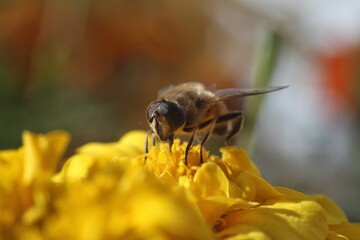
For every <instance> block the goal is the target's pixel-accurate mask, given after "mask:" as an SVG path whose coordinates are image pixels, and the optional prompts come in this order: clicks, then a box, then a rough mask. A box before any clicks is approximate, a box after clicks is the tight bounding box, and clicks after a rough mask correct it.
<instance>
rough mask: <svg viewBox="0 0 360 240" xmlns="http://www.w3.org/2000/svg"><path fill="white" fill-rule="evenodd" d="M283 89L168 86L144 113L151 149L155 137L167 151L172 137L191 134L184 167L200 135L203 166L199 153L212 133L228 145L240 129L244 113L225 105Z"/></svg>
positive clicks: (189, 85)
mask: <svg viewBox="0 0 360 240" xmlns="http://www.w3.org/2000/svg"><path fill="white" fill-rule="evenodd" d="M286 87H287V86H277V87H275V86H274V87H267V88H255V89H248V88H245V89H242V88H229V89H219V90H214V91H210V90H207V89H206V88H205V87H204V85H203V84H201V83H197V82H189V83H183V84H180V85H177V86H170V87H168V88H166V89H165V90H162V91H160V92H159V96H158V99H157V100H156V101H154V102H152V103H150V105H149V106H148V108H147V110H146V119H147V122H148V124H149V126H150V129H151V130H149V131H148V134H149V133H151V134H152V142H153V145H154V144H155V136H156V137H157V138H158V139H159V140H160V141H167V142H168V143H169V148H170V151H171V146H172V144H173V141H174V135H176V134H179V135H181V134H191V137H190V139H189V142H188V144H187V147H186V150H185V164H187V156H188V153H189V150H190V147H191V145H192V142H193V140H194V137H198V136H199V134H200V133H203V134H204V135H203V138H202V140H201V142H200V163H203V155H202V149H203V146H204V144H205V143H206V141H207V140H208V138H209V137H210V135H211V134H212V133H214V134H218V135H225V144H226V145H229V143H230V140H231V139H233V138H234V137H235V136H236V135H237V134H238V133H240V131H241V129H242V126H243V122H244V113H243V112H242V111H230V110H228V109H227V107H226V104H225V102H224V101H226V100H229V99H235V98H240V97H245V96H251V95H258V94H264V93H268V92H273V91H278V90H281V89H283V88H286ZM145 152H146V153H148V136H146V140H145ZM145 160H146V158H145Z"/></svg>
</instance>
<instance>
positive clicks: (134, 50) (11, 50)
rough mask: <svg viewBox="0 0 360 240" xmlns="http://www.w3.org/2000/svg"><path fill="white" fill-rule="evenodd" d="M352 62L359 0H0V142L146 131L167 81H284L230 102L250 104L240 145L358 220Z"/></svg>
mask: <svg viewBox="0 0 360 240" xmlns="http://www.w3.org/2000/svg"><path fill="white" fill-rule="evenodd" d="M359 67H360V2H359V1H356V0H353V1H351V0H347V1H335V0H318V1H312V0H303V1H301V4H299V3H298V2H297V1H295V0H287V1H282V0H267V1H265V0H242V1H240V0H238V1H236V0H231V1H230V0H229V1H224V0H206V1H205V0H195V1H194V0H182V1H168V0H152V1H151V2H149V1H146V0H117V1H115V0H108V1H100V0H83V1H76V2H69V1H56V0H26V1H25V0H17V1H14V0H12V1H1V3H0V148H1V149H5V148H17V147H19V146H20V145H21V132H22V131H23V130H31V131H34V132H40V133H45V132H48V131H51V130H54V129H64V130H67V131H69V132H70V133H71V135H72V142H71V145H70V148H69V153H68V154H71V153H72V152H73V151H75V149H76V147H79V146H81V145H82V144H84V143H86V142H90V141H105V142H106V141H116V140H117V139H119V138H120V137H121V135H122V134H124V133H125V132H127V131H129V130H132V129H143V130H147V129H148V127H147V125H146V121H145V116H144V112H145V109H146V107H147V105H148V104H149V103H150V102H151V101H152V100H154V99H155V98H156V95H157V91H158V90H159V89H160V88H162V87H165V86H167V85H170V84H177V83H182V82H188V81H197V82H202V83H204V84H205V85H212V84H214V83H215V84H216V86H217V88H225V87H263V86H268V85H289V86H290V87H289V88H288V89H286V90H282V91H281V92H276V93H271V94H268V95H266V96H261V97H259V96H257V97H249V98H247V99H243V100H242V101H231V102H230V103H229V107H230V108H235V109H239V108H244V109H245V113H246V121H245V127H244V131H243V132H242V134H241V135H240V137H239V141H238V143H237V144H238V145H239V146H241V147H243V148H245V149H246V150H247V151H248V152H249V154H250V156H251V158H252V159H253V160H254V161H255V162H256V164H257V165H258V166H259V168H260V170H261V171H262V173H263V175H264V177H265V178H266V179H267V180H268V181H270V182H271V183H272V184H274V185H281V186H286V187H290V188H293V189H296V190H299V191H303V192H306V193H325V194H327V195H328V196H330V197H331V198H332V199H334V200H335V201H336V202H337V203H338V204H340V206H341V207H342V208H343V209H345V211H346V213H347V215H348V216H349V218H350V219H351V220H352V221H360V205H359V202H360V184H359V183H360V157H359V156H360V81H359V80H360V68H359ZM221 144H222V140H221V139H220V140H216V139H215V140H214V139H212V140H211V141H210V142H209V146H208V148H209V149H210V151H211V152H212V153H216V150H215V149H216V146H217V147H218V146H220V145H221Z"/></svg>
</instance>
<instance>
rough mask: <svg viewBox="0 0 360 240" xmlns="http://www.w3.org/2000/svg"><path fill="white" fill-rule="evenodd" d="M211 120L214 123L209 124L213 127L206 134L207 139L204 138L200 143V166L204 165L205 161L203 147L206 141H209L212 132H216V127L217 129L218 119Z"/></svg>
mask: <svg viewBox="0 0 360 240" xmlns="http://www.w3.org/2000/svg"><path fill="white" fill-rule="evenodd" d="M211 120H212V122H210V123H209V124H211V127H210V129H209V131H208V132H207V133H206V135H205V137H204V138H203V140H202V141H201V143H200V164H202V163H204V159H203V147H204V145H205V143H206V141H207V140H208V139H209V137H210V135H211V133H212V131H213V130H214V127H215V124H216V120H217V119H216V118H212V119H211ZM209 124H208V125H209Z"/></svg>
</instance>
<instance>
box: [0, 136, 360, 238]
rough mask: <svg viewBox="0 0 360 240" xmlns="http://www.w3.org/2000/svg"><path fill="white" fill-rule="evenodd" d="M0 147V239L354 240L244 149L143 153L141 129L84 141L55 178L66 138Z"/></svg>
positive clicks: (356, 229)
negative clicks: (274, 180) (276, 182)
mask: <svg viewBox="0 0 360 240" xmlns="http://www.w3.org/2000/svg"><path fill="white" fill-rule="evenodd" d="M23 139H24V146H23V147H21V148H20V149H18V150H5V151H0V181H1V183H0V194H1V195H0V233H1V236H2V237H3V238H4V239H254V240H262V239H310V240H311V239H327V240H332V239H356V238H357V237H358V236H359V235H360V225H358V224H351V223H349V222H348V220H347V218H346V216H345V214H344V213H343V211H342V210H341V209H340V208H339V207H338V206H337V205H336V204H335V203H334V202H332V201H331V200H330V199H328V198H326V197H325V196H322V195H315V196H308V195H305V194H303V193H300V192H297V191H294V190H291V189H287V188H282V187H275V186H272V185H271V184H270V183H268V182H267V181H266V180H264V179H263V178H262V177H261V174H260V172H259V170H258V169H257V168H256V166H255V165H254V164H253V163H252V162H251V160H250V159H249V157H248V155H247V154H246V152H245V151H244V150H242V149H239V148H236V147H223V148H221V149H220V151H221V153H222V156H221V157H220V156H214V155H211V156H210V155H209V154H208V153H205V154H204V159H205V163H204V164H202V165H200V164H199V162H200V161H199V151H200V148H199V146H194V147H192V148H191V150H190V152H189V156H188V165H185V164H184V153H185V148H186V143H181V142H180V140H178V139H177V140H175V142H174V144H173V146H172V149H171V152H169V149H168V145H167V144H165V143H159V144H157V145H156V146H154V147H152V148H151V149H150V152H149V153H148V154H147V155H146V159H147V160H146V162H144V160H145V154H144V151H143V142H144V139H145V133H144V132H142V131H133V132H130V133H128V134H126V135H124V136H123V137H122V138H121V139H120V140H119V141H118V142H115V143H89V144H86V145H85V146H83V147H81V148H79V149H78V151H77V153H76V154H74V155H73V156H71V157H70V158H69V159H68V160H67V161H66V163H65V164H64V166H63V167H62V168H61V170H60V172H58V173H55V168H56V165H57V162H58V161H59V160H60V158H61V156H62V153H63V152H64V150H65V146H66V144H67V142H68V139H69V136H68V134H67V133H64V132H59V131H58V132H53V133H50V134H48V135H35V134H31V133H28V132H26V133H24V137H23Z"/></svg>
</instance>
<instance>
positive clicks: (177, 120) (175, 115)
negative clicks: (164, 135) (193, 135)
mask: <svg viewBox="0 0 360 240" xmlns="http://www.w3.org/2000/svg"><path fill="white" fill-rule="evenodd" d="M159 115H160V116H163V117H164V118H165V119H166V121H167V122H168V124H169V127H170V128H171V130H173V131H175V130H176V129H178V128H180V127H181V126H182V125H184V123H185V113H184V111H183V110H182V109H181V108H180V107H179V106H178V105H177V104H175V103H173V102H169V101H165V100H162V101H161V102H160V106H159Z"/></svg>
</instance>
